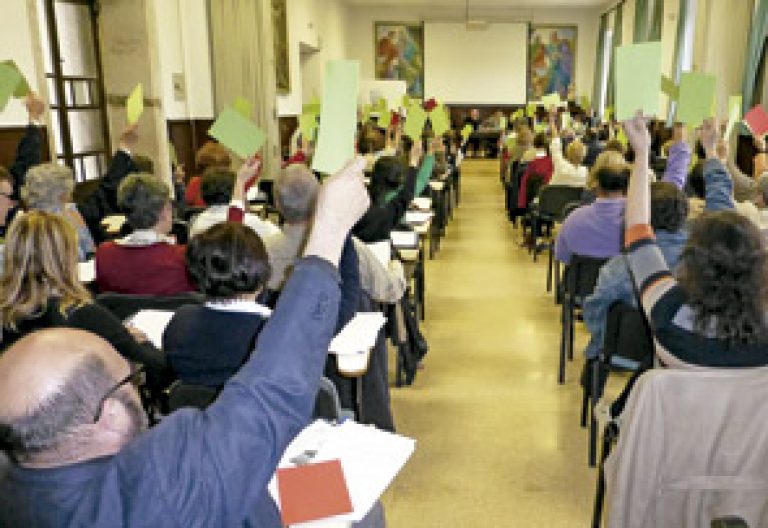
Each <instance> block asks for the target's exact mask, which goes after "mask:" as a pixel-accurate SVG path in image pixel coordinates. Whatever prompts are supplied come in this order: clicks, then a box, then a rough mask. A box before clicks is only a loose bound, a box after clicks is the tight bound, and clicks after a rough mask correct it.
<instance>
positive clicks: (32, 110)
mask: <svg viewBox="0 0 768 528" xmlns="http://www.w3.org/2000/svg"><path fill="white" fill-rule="evenodd" d="M24 106H26V108H27V116H28V117H29V124H28V125H27V129H26V131H25V132H24V136H23V137H22V138H21V141H20V142H19V145H18V147H16V158H15V159H14V161H13V165H11V166H10V168H9V169H8V171H9V172H10V173H11V175H12V176H13V192H14V194H15V195H18V193H19V190H20V189H21V188H22V187H23V186H24V181H25V179H26V176H27V171H28V170H29V169H30V168H31V167H34V166H35V165H38V164H40V162H41V161H42V155H43V152H42V148H43V135H42V134H41V133H40V126H41V123H40V119H41V118H42V116H43V112H44V111H45V103H44V102H43V100H42V99H40V98H39V97H38V96H37V95H36V94H34V93H31V92H30V93H29V94H28V95H27V98H26V100H25V101H24Z"/></svg>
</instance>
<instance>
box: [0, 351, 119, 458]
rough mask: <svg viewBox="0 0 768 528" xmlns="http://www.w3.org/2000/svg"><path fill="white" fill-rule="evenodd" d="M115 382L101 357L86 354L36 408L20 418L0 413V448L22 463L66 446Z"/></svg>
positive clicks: (87, 422)
mask: <svg viewBox="0 0 768 528" xmlns="http://www.w3.org/2000/svg"><path fill="white" fill-rule="evenodd" d="M114 383H115V380H114V379H113V378H112V376H110V375H109V373H108V372H107V368H106V365H105V364H104V361H103V360H102V359H101V358H100V357H98V356H89V357H87V358H86V359H84V360H83V362H82V363H81V364H80V365H78V366H77V367H76V368H75V369H74V371H73V372H72V374H71V375H70V377H69V379H68V380H66V381H65V382H64V383H63V384H62V386H61V388H60V389H59V390H58V391H57V392H56V393H55V394H53V395H52V396H50V397H49V398H47V399H46V400H44V401H42V402H40V404H39V405H38V406H37V407H35V408H34V409H31V410H28V411H27V412H26V413H25V414H24V415H23V416H19V417H5V416H0V448H1V449H2V450H3V451H5V452H7V453H8V454H9V456H11V457H12V458H13V459H14V460H16V461H18V462H24V461H27V460H30V459H32V458H34V456H35V455H37V454H40V453H45V452H48V451H52V450H54V449H58V448H61V447H63V446H66V445H67V444H68V441H71V440H73V438H72V434H73V433H74V432H75V430H76V429H77V428H78V427H80V426H83V425H87V424H90V423H92V422H93V416H94V414H95V413H96V411H97V410H98V409H97V408H96V407H97V406H98V405H99V402H100V401H101V398H102V397H103V396H104V395H105V394H106V393H107V391H109V389H110V388H111V387H112V385H113V384H114Z"/></svg>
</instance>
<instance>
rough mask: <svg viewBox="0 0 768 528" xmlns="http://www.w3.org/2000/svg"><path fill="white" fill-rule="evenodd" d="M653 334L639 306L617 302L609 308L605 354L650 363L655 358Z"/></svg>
mask: <svg viewBox="0 0 768 528" xmlns="http://www.w3.org/2000/svg"><path fill="white" fill-rule="evenodd" d="M653 351H654V348H653V336H652V335H651V333H650V331H649V328H648V325H647V324H646V322H645V317H644V316H643V313H642V312H641V311H640V309H639V308H635V307H634V306H630V305H629V304H627V303H624V302H617V303H614V304H612V305H611V307H610V308H609V309H608V315H607V317H606V323H605V340H604V341H603V354H604V355H605V357H606V358H607V359H610V358H611V357H612V356H614V355H616V356H621V357H625V358H629V359H632V360H634V361H638V362H640V363H648V362H649V361H650V360H652V359H653Z"/></svg>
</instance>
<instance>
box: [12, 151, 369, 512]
mask: <svg viewBox="0 0 768 528" xmlns="http://www.w3.org/2000/svg"><path fill="white" fill-rule="evenodd" d="M364 165H365V161H364V160H363V159H362V158H358V159H357V160H354V161H353V162H350V163H349V164H348V165H347V166H346V167H345V168H344V169H342V170H341V171H340V172H339V173H338V174H337V175H335V176H333V177H332V178H330V179H328V181H327V182H326V183H325V185H323V189H322V190H321V192H320V194H319V196H318V205H317V210H316V213H315V222H314V227H313V229H312V232H311V234H310V237H309V239H308V241H307V245H306V247H305V251H304V259H303V260H302V261H300V262H299V263H298V264H297V266H296V268H295V270H294V272H293V274H292V275H291V278H290V280H289V282H288V283H287V285H286V287H285V288H284V290H283V293H282V295H281V298H280V301H279V303H278V306H277V308H276V309H275V311H274V313H273V315H272V317H271V318H270V320H269V322H268V323H267V324H266V326H265V328H264V330H263V332H262V334H261V336H260V338H259V342H258V344H257V347H256V350H255V351H254V352H253V354H252V356H251V359H250V360H249V361H248V362H247V363H246V364H245V365H244V366H243V368H242V369H241V370H240V372H239V373H238V374H237V375H235V376H234V377H233V378H231V379H230V381H229V382H228V383H227V384H226V385H225V387H224V389H223V390H222V392H221V394H220V396H219V397H218V399H217V400H216V401H215V402H214V403H213V404H212V405H211V406H210V407H208V408H207V409H206V410H204V411H200V410H192V409H185V410H183V411H180V412H176V413H174V414H172V415H170V416H168V417H167V418H165V419H164V420H163V421H162V422H161V423H160V424H159V425H157V426H156V427H154V428H152V429H149V430H145V428H146V423H145V419H144V418H143V414H142V411H141V404H140V400H139V395H138V393H137V391H136V390H135V388H133V387H132V386H131V385H130V383H129V382H130V381H131V378H132V377H134V376H133V374H134V373H133V372H132V371H131V368H130V366H129V364H128V363H127V362H126V361H125V360H123V359H122V358H121V357H120V356H119V355H118V354H117V353H116V352H115V351H114V349H112V348H111V347H110V346H109V345H108V344H107V343H106V342H105V341H102V340H101V339H100V338H98V337H96V336H93V335H91V334H88V333H85V332H81V331H76V330H67V329H53V330H47V331H44V332H39V333H36V334H32V335H30V336H27V337H26V338H24V339H22V340H20V341H19V342H18V343H17V344H16V345H15V346H13V347H11V348H10V349H9V350H8V351H6V352H5V353H4V354H3V356H2V357H0V442H1V443H2V446H3V449H4V450H5V451H7V452H8V453H9V454H10V455H11V456H12V457H13V458H14V459H15V461H16V462H15V463H14V464H13V465H12V467H11V468H10V471H9V474H8V476H7V477H6V478H5V479H4V480H3V482H2V483H0V526H29V527H32V526H41V527H47V526H104V527H107V526H108V527H116V526H147V527H149V526H152V527H156V526H164V527H166V526H180V527H181V526H183V527H191V526H259V527H267V526H280V525H281V522H280V516H279V513H278V511H277V508H276V507H275V504H274V503H273V501H272V500H271V499H270V497H269V495H268V493H267V490H266V484H267V482H268V481H269V479H270V478H271V476H272V474H273V472H274V470H275V467H276V466H277V463H278V461H279V459H280V456H281V455H282V453H283V451H284V449H285V447H286V446H287V444H288V443H289V442H290V441H291V439H292V438H293V437H294V436H295V435H296V434H297V433H298V432H299V431H300V430H301V429H302V428H303V427H304V426H305V425H306V424H307V423H308V421H309V418H310V415H311V412H312V407H313V404H314V399H315V395H316V392H317V388H318V384H319V380H320V376H321V373H322V370H323V365H324V364H325V360H326V356H327V353H328V345H329V342H330V340H331V337H332V334H333V330H334V327H335V325H336V320H337V316H338V303H339V284H338V283H339V276H338V271H337V269H336V266H337V265H338V262H339V258H340V255H341V252H342V247H343V244H344V241H345V239H346V237H347V234H348V233H349V231H350V229H351V228H352V226H353V225H354V224H355V222H357V220H358V219H359V218H360V217H361V216H362V214H363V212H365V210H366V209H367V207H368V195H367V192H366V190H365V187H364V185H363V180H362V170H363V167H364Z"/></svg>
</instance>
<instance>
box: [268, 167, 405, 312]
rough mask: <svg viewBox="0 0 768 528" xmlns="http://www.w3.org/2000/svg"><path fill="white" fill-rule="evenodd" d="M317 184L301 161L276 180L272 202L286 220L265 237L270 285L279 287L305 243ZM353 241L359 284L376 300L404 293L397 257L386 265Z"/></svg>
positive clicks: (392, 298) (389, 299)
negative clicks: (270, 270)
mask: <svg viewBox="0 0 768 528" xmlns="http://www.w3.org/2000/svg"><path fill="white" fill-rule="evenodd" d="M318 188H319V185H318V183H317V178H315V176H314V175H313V174H312V172H311V171H310V170H309V169H307V168H306V167H303V166H301V165H295V166H291V167H287V168H286V169H284V170H283V172H282V173H281V174H280V177H279V178H278V179H277V180H276V181H275V203H276V205H277V209H278V211H280V214H281V215H282V216H283V219H284V220H285V224H284V225H283V231H282V233H280V234H277V235H273V236H270V237H267V238H266V239H265V240H264V244H265V246H266V248H267V253H268V254H269V262H270V265H271V269H272V275H271V277H270V279H269V289H270V290H272V291H278V290H281V289H282V287H283V284H284V282H285V281H286V280H287V278H288V276H289V275H290V272H291V269H292V268H293V266H294V264H295V262H296V259H297V258H298V256H299V254H300V252H301V248H302V247H303V246H304V243H305V241H306V238H307V235H308V233H309V226H310V222H311V220H312V217H313V215H314V209H315V203H316V200H317V192H318ZM352 242H353V244H354V248H355V254H356V256H357V263H358V269H359V274H360V286H361V287H362V289H363V290H364V291H366V292H367V293H368V295H370V297H371V298H372V299H373V300H375V301H378V302H384V303H394V302H396V301H398V300H399V299H400V298H401V297H402V296H403V293H405V286H406V284H405V278H404V276H403V268H402V265H401V264H400V262H399V261H397V260H392V261H390V263H389V267H388V268H387V267H385V266H384V265H383V264H382V263H381V262H380V261H379V260H378V259H377V258H376V256H375V255H374V254H373V252H372V251H371V250H370V249H369V248H368V246H366V245H365V244H364V243H362V242H361V241H360V240H358V239H357V238H355V237H353V238H352Z"/></svg>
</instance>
